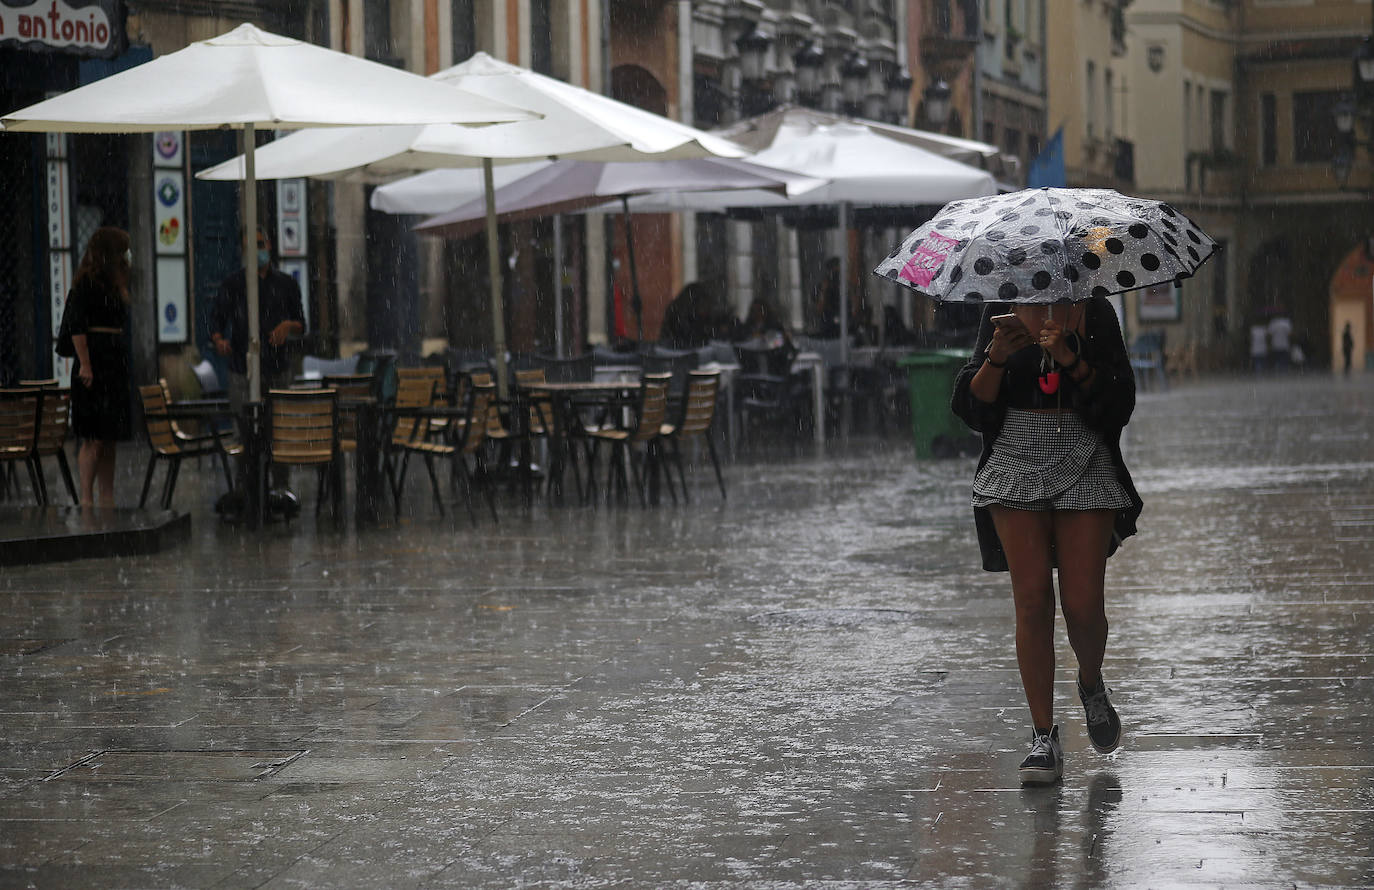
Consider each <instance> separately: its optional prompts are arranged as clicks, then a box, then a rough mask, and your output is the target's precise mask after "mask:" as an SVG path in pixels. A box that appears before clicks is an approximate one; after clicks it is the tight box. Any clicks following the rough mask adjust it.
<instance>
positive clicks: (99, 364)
mask: <svg viewBox="0 0 1374 890" xmlns="http://www.w3.org/2000/svg"><path fill="white" fill-rule="evenodd" d="M129 263H130V257H129V233H128V232H125V231H124V230H122V229H116V228H113V227H105V228H100V229H97V230H96V232H95V234H94V235H92V236H91V240H90V242H89V243H88V244H87V245H86V253H85V255H84V256H82V258H81V267H80V268H79V269H77V272H76V283H75V284H74V285H72V290H71V293H69V294H68V295H67V307H66V310H65V316H64V317H65V319H66V322H67V325H68V330H70V332H71V335H72V345H73V346H75V347H76V364H75V365H74V366H73V367H72V432H74V433H75V434H76V436H77V438H79V439H80V440H81V450H80V451H79V452H78V454H77V465H78V467H79V468H80V471H81V503H83V504H97V505H98V506H102V507H110V506H113V505H114V472H115V444H116V443H117V442H118V441H119V440H120V439H127V438H129V436H130V434H131V433H132V418H131V417H130V414H129V351H128V348H127V346H126V343H127V340H126V337H125V333H124V328H125V325H127V324H128V321H129ZM97 492H98V493H99V500H98V501H97V500H96V498H95V495H96V493H97Z"/></svg>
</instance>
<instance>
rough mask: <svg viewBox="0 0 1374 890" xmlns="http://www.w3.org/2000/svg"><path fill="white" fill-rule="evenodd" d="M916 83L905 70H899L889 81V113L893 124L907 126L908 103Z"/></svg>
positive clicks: (893, 73)
mask: <svg viewBox="0 0 1374 890" xmlns="http://www.w3.org/2000/svg"><path fill="white" fill-rule="evenodd" d="M913 83H915V81H914V80H912V78H911V75H910V74H909V73H908V72H907V70H906V69H905V68H898V69H897V70H896V71H894V72H892V76H890V77H889V78H888V79H887V113H888V116H889V117H891V118H892V121H893V123H896V124H901V125H903V126H905V124H906V109H907V103H908V102H910V101H911V85H912V84H913Z"/></svg>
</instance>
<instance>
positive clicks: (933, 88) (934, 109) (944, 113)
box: [921, 77, 952, 130]
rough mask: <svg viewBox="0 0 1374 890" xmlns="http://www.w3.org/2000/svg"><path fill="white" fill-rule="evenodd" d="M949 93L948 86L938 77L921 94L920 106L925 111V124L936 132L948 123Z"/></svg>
mask: <svg viewBox="0 0 1374 890" xmlns="http://www.w3.org/2000/svg"><path fill="white" fill-rule="evenodd" d="M951 93H952V90H950V88H949V84H947V83H945V81H944V79H943V78H938V77H937V78H936V79H935V80H934V81H933V82H932V83H930V84H928V85H927V86H926V88H925V89H924V90H923V91H922V92H921V99H922V102H921V106H922V107H923V108H924V109H925V118H926V122H927V123H929V124H930V125H931V126H933V127H934V128H935V129H937V130H943V129H944V128H945V124H946V123H948V122H949V99H950V95H951Z"/></svg>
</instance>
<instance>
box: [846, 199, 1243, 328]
mask: <svg viewBox="0 0 1374 890" xmlns="http://www.w3.org/2000/svg"><path fill="white" fill-rule="evenodd" d="M1216 249H1217V246H1216V242H1215V241H1213V240H1212V239H1211V238H1210V237H1209V236H1208V235H1207V234H1206V233H1205V232H1203V231H1202V229H1201V228H1199V227H1198V226H1197V224H1196V223H1194V222H1193V221H1192V220H1190V219H1188V218H1187V217H1186V216H1184V215H1183V214H1181V213H1179V212H1178V211H1177V210H1175V209H1174V208H1172V207H1170V206H1169V205H1168V204H1165V203H1163V202H1161V201H1151V200H1148V199H1145V198H1134V197H1131V196H1129V195H1123V194H1120V193H1119V192H1115V191H1112V190H1110V189H1056V188H1038V189H1025V190H1023V191H1019V192H1011V193H1010V194H1005V195H996V196H993V197H988V198H970V199H967V200H963V201H953V202H951V203H949V204H946V205H945V206H944V207H943V208H942V209H941V210H940V212H939V213H937V214H935V217H934V218H933V219H931V220H930V222H928V223H926V224H924V225H922V226H921V227H920V228H918V229H916V231H914V232H912V233H911V234H910V235H908V236H907V237H906V238H905V239H904V240H903V241H902V244H901V246H900V247H898V248H897V249H896V250H895V251H893V252H892V254H891V255H890V256H889V257H888V258H887V259H885V260H883V261H882V263H880V264H879V265H878V267H877V268H876V269H874V270H873V271H874V273H875V274H877V275H881V276H883V277H884V278H890V279H892V280H893V281H896V282H897V283H899V284H903V285H905V286H907V287H909V288H911V289H913V290H915V291H917V292H918V293H922V294H925V295H926V296H928V297H931V298H933V299H936V300H947V301H955V302H964V303H982V302H984V301H989V300H996V301H1000V302H1006V303H1057V302H1060V301H1062V300H1073V301H1076V300H1085V299H1087V298H1088V297H1096V296H1107V295H1109V294H1115V293H1121V292H1123V291H1128V290H1134V289H1136V288H1141V287H1149V286H1150V285H1153V284H1160V283H1162V282H1178V281H1182V280H1183V279H1185V278H1189V277H1191V276H1192V275H1193V273H1195V272H1196V271H1197V269H1198V267H1199V266H1201V265H1202V264H1203V263H1204V262H1206V260H1207V258H1208V257H1210V256H1211V255H1212V254H1213V253H1214V252H1215V251H1216Z"/></svg>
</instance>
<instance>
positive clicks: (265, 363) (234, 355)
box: [210, 269, 305, 374]
mask: <svg viewBox="0 0 1374 890" xmlns="http://www.w3.org/2000/svg"><path fill="white" fill-rule="evenodd" d="M284 321H298V322H300V323H301V324H302V325H303V324H305V310H304V307H302V305H301V289H300V288H299V287H297V286H296V279H294V278H292V277H291V276H290V275H287V274H286V273H285V272H281V271H279V270H277V269H271V270H269V271H268V273H267V275H266V276H265V277H263V278H260V279H258V337H259V338H260V340H261V342H262V372H263V373H264V374H273V373H280V372H282V371H285V370H286V369H287V368H288V367H290V366H291V351H290V350H291V346H290V344H282V345H281V346H273V345H272V344H271V343H269V342H268V340H267V335H268V334H270V333H272V329H273V328H275V327H276V326H277V325H279V324H281V323H282V322H284ZM210 330H211V332H212V333H220V334H223V335H224V336H225V337H227V338H228V339H229V347H230V349H229V370H231V371H233V372H234V373H235V374H247V373H248V283H247V281H246V280H245V279H244V277H243V272H242V270H240V271H238V272H235V273H234V274H233V275H230V276H229V277H228V278H226V279H224V283H223V284H221V285H220V288H219V295H218V296H217V297H216V298H215V304H214V308H213V310H212V311H211V316H210Z"/></svg>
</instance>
